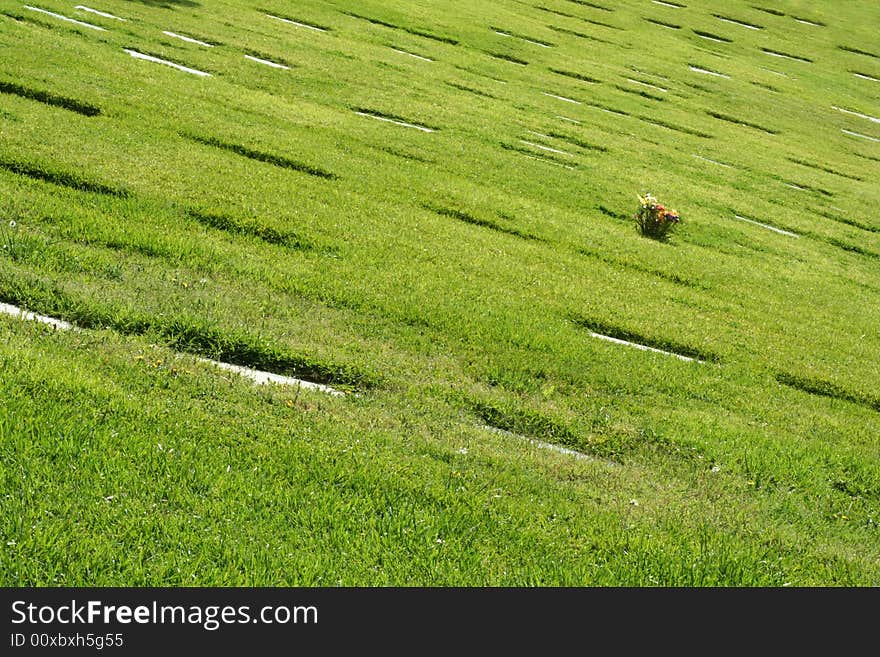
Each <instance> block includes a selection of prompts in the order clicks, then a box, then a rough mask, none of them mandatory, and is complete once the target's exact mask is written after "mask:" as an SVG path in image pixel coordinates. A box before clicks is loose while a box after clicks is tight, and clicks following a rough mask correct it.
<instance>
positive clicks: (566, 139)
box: [547, 132, 608, 153]
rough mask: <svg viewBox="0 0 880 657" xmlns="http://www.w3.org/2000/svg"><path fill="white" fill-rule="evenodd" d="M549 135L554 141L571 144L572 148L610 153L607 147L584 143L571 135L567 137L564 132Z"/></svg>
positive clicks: (549, 133)
mask: <svg viewBox="0 0 880 657" xmlns="http://www.w3.org/2000/svg"><path fill="white" fill-rule="evenodd" d="M547 135H548V136H550V137H553V138H554V139H558V140H560V141H564V142H565V143H567V144H571V145H572V146H577V147H579V148H583V149H586V150H588V151H601V152H602V153H607V152H608V148H606V147H605V146H599V145H597V144H591V143H590V142H587V141H584V140H583V139H578V138H577V137H572V136H571V135H567V134H564V133H562V132H548V133H547Z"/></svg>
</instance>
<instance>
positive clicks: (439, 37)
mask: <svg viewBox="0 0 880 657" xmlns="http://www.w3.org/2000/svg"><path fill="white" fill-rule="evenodd" d="M342 13H343V14H345V15H346V16H351V17H352V18H357V19H360V20H362V21H367V22H368V23H372V24H373V25H381V26H382V27H387V28H390V29H392V30H402V31H404V32H406V33H408V34H412V35H414V36H420V37H424V38H425V39H432V40H433V41H439V42H440V43H448V44H450V45H453V46H457V45H458V43H459V41H458V39H455V38H453V37H450V36H446V35H442V34H434V33H433V32H427V31H425V30H421V29H416V28H412V27H404V26H403V25H395V24H394V23H389V22H387V21H383V20H380V19H378V18H370V17H369V16H364V15H363V14H357V13H355V12H353V11H343V12H342Z"/></svg>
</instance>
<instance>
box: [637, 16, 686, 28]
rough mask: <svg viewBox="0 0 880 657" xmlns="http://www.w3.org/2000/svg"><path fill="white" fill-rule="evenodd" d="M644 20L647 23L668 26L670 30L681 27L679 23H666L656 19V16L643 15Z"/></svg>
mask: <svg viewBox="0 0 880 657" xmlns="http://www.w3.org/2000/svg"><path fill="white" fill-rule="evenodd" d="M645 20H646V21H648V22H649V23H653V24H654V25H659V26H661V27H668V28H669V29H671V30H680V29H681V25H676V24H675V23H667V22H665V21H660V20H657V19H656V18H647V17H645Z"/></svg>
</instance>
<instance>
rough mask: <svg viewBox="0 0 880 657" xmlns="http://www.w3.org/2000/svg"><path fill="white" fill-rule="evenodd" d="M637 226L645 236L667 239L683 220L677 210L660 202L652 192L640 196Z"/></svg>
mask: <svg viewBox="0 0 880 657" xmlns="http://www.w3.org/2000/svg"><path fill="white" fill-rule="evenodd" d="M635 220H636V226H638V229H639V232H640V233H641V234H642V235H644V236H645V237H650V238H653V239H656V240H660V241H665V240H667V239H669V235H670V233H672V231H673V230H674V229H675V227H676V226H678V224H679V222H680V221H681V220H680V218H679V216H678V213H677V212H676V211H675V210H670V209H668V208H667V207H666V206H664V205H663V204H662V203H659V202H658V201H657V199H656V198H654V197H653V196H652V195H651V194H648V193H646V194H645V195H644V196H641V195H640V196H639V211H638V212H637V213H636V215H635Z"/></svg>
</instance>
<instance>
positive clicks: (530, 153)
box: [501, 142, 576, 168]
mask: <svg viewBox="0 0 880 657" xmlns="http://www.w3.org/2000/svg"><path fill="white" fill-rule="evenodd" d="M501 148H503V149H504V150H506V151H513V152H515V153H522V154H523V155H528V156H529V157H534V158H536V159H539V160H544V161H545V162H550V163H552V164H558V165H561V166H566V167H572V168H575V167H576V165H575V162H574V160H561V159H557V158H555V157H553V156H552V155H551V154H550V153H549V152H546V153H545V152H540V153H539V152H538V151H533V150H529V149H528V148H525V147H524V146H517V145H515V144H506V143H504V142H501Z"/></svg>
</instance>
